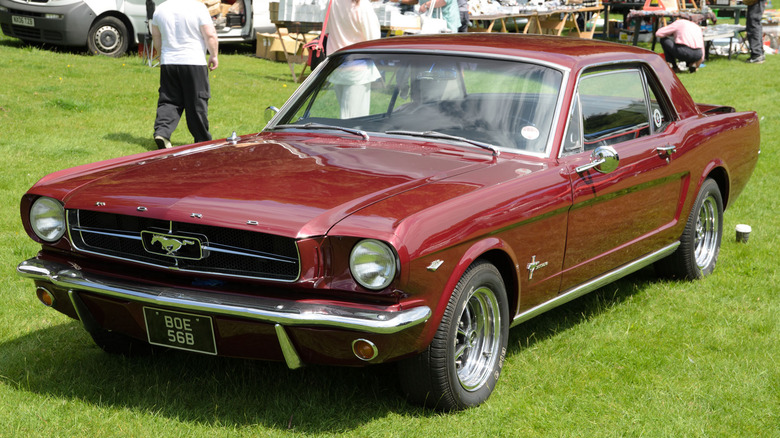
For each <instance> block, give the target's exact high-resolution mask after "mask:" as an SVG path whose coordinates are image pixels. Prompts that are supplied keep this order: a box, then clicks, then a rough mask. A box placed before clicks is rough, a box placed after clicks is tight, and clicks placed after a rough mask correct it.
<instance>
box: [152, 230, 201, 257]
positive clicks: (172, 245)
mask: <svg viewBox="0 0 780 438" xmlns="http://www.w3.org/2000/svg"><path fill="white" fill-rule="evenodd" d="M157 242H160V246H161V247H162V249H163V251H165V252H166V253H168V255H171V256H172V255H176V252H177V251H179V250H180V249H181V247H182V246H184V245H194V244H195V242H193V241H192V240H176V239H174V238H173V237H168V236H164V235H161V234H155V235H154V236H152V245H154V244H155V243H157Z"/></svg>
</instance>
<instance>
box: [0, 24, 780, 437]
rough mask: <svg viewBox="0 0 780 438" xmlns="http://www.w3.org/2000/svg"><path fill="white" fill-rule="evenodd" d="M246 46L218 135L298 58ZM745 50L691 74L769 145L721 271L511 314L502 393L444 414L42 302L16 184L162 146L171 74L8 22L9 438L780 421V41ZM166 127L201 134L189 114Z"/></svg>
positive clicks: (699, 428) (700, 428)
mask: <svg viewBox="0 0 780 438" xmlns="http://www.w3.org/2000/svg"><path fill="white" fill-rule="evenodd" d="M250 55H251V48H248V49H244V50H243V51H242V50H237V51H236V52H235V53H233V54H223V55H222V56H220V59H221V62H220V68H219V69H218V70H217V71H216V72H215V73H213V74H212V94H213V98H212V101H211V105H210V121H211V128H212V132H213V134H214V136H215V137H224V136H228V135H230V133H231V132H232V131H233V130H236V131H237V132H238V133H239V134H241V133H249V132H256V131H258V130H259V129H261V128H262V126H263V124H264V123H263V122H262V119H263V116H262V114H263V109H264V108H265V107H266V106H268V105H276V106H279V105H281V104H282V103H283V101H284V100H285V98H286V97H287V96H289V95H290V94H291V93H292V91H293V90H294V89H295V86H296V84H295V83H293V82H292V80H291V77H290V74H289V70H288V68H287V66H286V65H285V64H280V63H272V62H269V61H265V60H260V59H256V58H253V57H252V56H250ZM744 59H745V56H744V55H743V56H742V57H740V60H732V61H728V60H726V59H723V58H719V59H713V60H711V61H709V62H707V63H706V64H707V65H706V67H704V68H702V69H701V70H700V71H699V72H698V73H696V74H694V75H691V74H681V75H680V77H681V79H682V81H683V82H684V83H685V85H686V86H687V87H688V89H689V90H690V91H691V93H692V95H693V97H694V99H695V100H696V101H698V102H707V103H718V104H725V105H732V106H734V107H736V108H738V109H740V110H747V109H751V110H756V111H758V113H759V115H760V116H761V119H762V120H761V131H762V138H763V142H762V154H761V158H760V161H759V164H758V167H757V169H756V171H755V173H754V175H753V177H752V180H751V181H750V183H749V184H748V187H747V189H746V190H745V192H744V193H743V194H742V196H741V197H740V198H739V199H738V200H737V202H736V203H735V204H734V205H733V206H732V207H731V208H730V209H729V210H728V211H727V212H726V216H725V230H726V232H725V238H724V241H723V247H722V251H721V255H720V259H719V263H718V268H717V269H716V271H715V273H714V274H713V275H712V276H710V277H708V278H706V279H705V280H703V281H698V282H692V283H689V282H663V281H658V280H657V279H656V278H655V276H654V274H653V272H652V270H643V271H640V272H638V273H637V274H635V275H632V276H630V277H628V278H626V279H624V280H622V281H620V282H618V283H616V284H613V285H610V286H607V287H604V288H602V289H601V290H599V291H596V292H594V293H592V294H590V295H588V296H586V297H583V298H581V299H579V300H576V301H574V302H572V303H569V304H567V305H565V306H563V307H561V308H558V309H556V310H554V311H551V312H549V313H547V314H545V315H542V316H540V317H538V318H536V319H534V320H531V321H529V322H527V323H525V324H522V325H520V326H518V327H516V328H515V329H513V330H512V331H511V338H510V342H509V352H508V355H507V360H506V365H505V367H504V373H503V376H502V378H501V380H500V382H499V385H498V387H497V388H496V390H495V392H494V394H493V396H492V397H491V398H490V399H489V400H488V402H487V403H485V404H484V405H482V406H480V407H477V408H475V409H471V410H468V411H465V412H459V413H451V414H441V413H435V412H431V411H427V410H423V409H420V408H417V407H415V406H411V405H408V404H407V403H406V402H405V401H404V400H403V399H402V398H401V397H400V395H399V393H398V390H397V382H396V380H395V379H396V377H395V370H394V368H393V367H392V366H389V365H388V366H378V367H370V368H365V369H352V368H331V367H316V366H314V367H308V368H304V369H302V370H298V371H290V370H288V369H287V368H286V367H285V366H284V365H282V364H277V363H262V362H249V361H239V360H231V359H222V358H212V357H206V356H198V355H188V354H184V353H177V352H168V353H164V354H161V355H158V356H153V357H149V358H140V359H123V358H121V357H114V356H110V355H107V354H104V353H103V352H102V351H100V350H99V349H98V348H97V347H96V346H94V344H93V343H92V342H91V340H90V339H89V336H88V335H87V334H86V333H85V332H84V331H83V330H82V329H81V327H80V325H79V324H78V323H77V322H75V321H73V320H70V319H68V318H66V317H64V316H62V315H60V314H58V313H56V312H54V311H51V310H48V309H46V308H44V307H43V306H42V305H40V304H39V303H38V302H37V299H36V298H35V295H34V288H33V285H32V283H31V282H30V281H28V280H23V279H21V278H18V277H17V275H16V274H15V267H16V265H17V264H18V263H19V262H20V261H21V260H23V259H25V258H28V257H31V256H33V255H34V254H35V253H36V251H37V248H38V246H37V245H36V244H35V243H33V242H32V241H31V240H30V239H29V238H28V237H27V236H26V234H25V233H24V231H23V230H22V226H21V224H20V221H19V211H18V202H19V198H20V196H21V195H22V194H23V193H24V192H25V191H26V190H27V188H28V187H29V186H30V185H32V184H33V183H34V182H35V181H36V180H38V179H39V178H40V177H42V176H43V175H45V174H47V173H49V172H52V171H55V170H58V169H61V168H65V167H68V166H74V165H78V164H82V163H88V162H93V161H96V160H100V159H106V158H111V157H117V156H122V155H128V154H134V153H138V152H143V151H146V150H150V149H153V148H154V147H155V146H154V143H153V141H152V139H151V134H152V125H153V123H154V112H155V104H156V96H157V81H158V71H157V70H155V69H150V68H148V67H146V66H144V65H143V64H142V63H141V61H140V59H139V58H135V57H125V58H120V59H109V58H98V57H91V56H84V55H83V54H79V53H67V52H66V53H62V52H55V51H52V50H44V49H39V48H29V47H23V46H22V45H20V44H19V43H18V41H17V40H14V39H10V38H6V37H0V78H2V83H0V153H1V154H2V159H3V161H4V162H3V163H2V166H0V176H1V177H0V241H2V242H3V246H2V250H0V279H1V280H2V281H1V282H0V283H1V284H3V288H2V292H1V294H2V295H0V296H2V305H0V412H1V414H0V437H15V436H45V437H49V436H57V437H60V436H78V437H82V436H100V437H103V436H115V437H155V436H181V437H191V436H204V437H227V436H231V437H232V436H288V435H293V436H333V435H341V434H344V435H348V436H361V437H363V436H399V437H402V436H403V437H405V436H426V437H427V436H442V437H443V436H455V437H457V436H464V437H466V436H468V437H471V436H512V437H514V436H572V437H588V436H648V437H655V436H669V437H678V436H694V437H705V436H716V437H721V436H722V437H731V436H745V437H753V436H762V437H773V436H774V437H780V371H778V370H779V369H780V364H779V363H778V358H780V346H779V345H780V324H778V320H779V319H780V317H779V316H778V315H780V304H778V292H777V291H778V286H780V285H779V284H778V274H777V264H778V262H777V255H778V249H777V248H778V246H780V245H779V244H780V242H779V241H778V240H779V239H778V231H779V230H780V219H778V211H780V209H778V187H780V176H779V175H780V172H778V168H780V158H778V149H779V148H778V146H780V140H778V139H780V124H778V116H779V114H778V104H777V103H778V102H780V91H778V90H780V87H778V85H777V78H778V77H780V57H774V56H768V57H767V62H766V63H765V64H763V65H747V64H745V63H744V62H742V61H744ZM172 141H173V143H174V144H184V143H188V142H190V141H191V137H190V136H189V133H188V132H187V130H186V127H185V126H184V125H182V126H180V128H179V129H178V130H177V131H176V133H175V134H174V136H173V139H172ZM737 223H748V224H750V225H752V226H753V233H752V235H751V237H750V242H749V243H748V244H747V245H745V244H737V243H735V242H734V238H733V235H734V232H733V230H734V226H735V225H736V224H737Z"/></svg>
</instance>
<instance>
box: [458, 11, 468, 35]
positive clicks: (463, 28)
mask: <svg viewBox="0 0 780 438" xmlns="http://www.w3.org/2000/svg"><path fill="white" fill-rule="evenodd" d="M468 31H469V11H460V27H459V28H458V32H468Z"/></svg>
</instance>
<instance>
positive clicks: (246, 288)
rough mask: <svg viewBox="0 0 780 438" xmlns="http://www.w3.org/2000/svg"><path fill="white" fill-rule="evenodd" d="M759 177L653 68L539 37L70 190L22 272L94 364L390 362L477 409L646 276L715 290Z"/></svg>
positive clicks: (416, 393) (740, 118)
mask: <svg viewBox="0 0 780 438" xmlns="http://www.w3.org/2000/svg"><path fill="white" fill-rule="evenodd" d="M758 155H759V122H758V119H757V117H756V114H755V113H754V112H736V111H735V110H734V109H733V108H730V107H724V106H715V105H704V104H696V103H694V101H693V100H692V99H691V96H690V95H689V94H688V93H687V92H686V90H685V88H684V87H683V85H682V84H681V83H680V81H679V80H678V79H677V77H676V76H675V75H674V73H673V72H672V71H671V70H670V69H669V67H667V65H666V63H665V62H664V60H663V59H662V58H661V57H660V56H659V55H657V54H655V53H652V52H649V51H646V50H643V49H638V48H635V47H630V46H626V45H620V44H613V43H607V42H599V41H591V40H579V39H568V38H557V37H546V36H526V35H498V34H494V35H484V34H462V35H437V36H419V37H397V38H395V37H394V38H386V39H382V40H378V41H371V42H366V43H361V44H358V45H354V46H351V47H349V48H347V49H344V50H341V51H339V52H337V53H334V54H331V55H330V57H329V58H328V59H327V61H326V62H325V63H323V64H322V65H321V66H320V67H318V68H317V69H316V70H315V72H314V73H313V74H312V75H311V76H310V77H309V78H308V79H307V80H306V82H305V83H304V84H303V85H301V87H300V88H299V89H298V90H297V91H296V92H295V94H294V95H293V96H292V97H291V98H290V99H289V101H288V102H287V103H286V104H285V105H284V106H283V107H282V108H281V110H279V111H278V113H276V114H275V116H273V118H272V119H271V120H270V121H269V122H268V124H267V125H266V127H265V129H264V130H263V131H262V132H260V133H258V134H250V135H245V136H241V137H238V136H236V135H234V136H233V137H231V138H227V139H223V140H216V141H211V142H208V143H201V144H195V145H189V146H181V147H178V148H175V149H169V150H159V151H151V152H148V153H143V154H140V155H134V156H129V157H122V158H116V159H113V160H109V161H105V162H100V163H95V164H88V165H84V166H80V167H76V168H73V169H69V170H63V171H60V172H56V173H54V174H51V175H49V176H46V177H44V178H43V179H41V180H40V181H39V182H38V183H37V184H35V185H34V186H33V187H32V188H31V189H30V190H29V191H28V192H27V193H26V194H25V195H24V196H23V197H22V200H21V215H22V219H23V223H24V227H25V229H26V231H27V233H28V234H29V235H30V237H31V238H32V239H34V240H35V241H37V242H39V243H40V244H41V245H42V247H41V251H40V252H39V253H38V254H37V255H36V256H35V257H33V258H31V259H29V260H27V261H24V262H22V263H21V264H20V265H19V266H18V272H19V273H20V274H21V275H22V276H25V277H29V278H31V279H33V280H34V282H35V286H36V290H37V295H38V297H39V298H40V300H41V301H42V302H43V303H44V304H45V305H47V306H50V307H53V308H54V309H55V310H57V311H59V312H62V313H64V314H66V315H68V316H70V317H73V318H76V319H79V320H80V321H81V322H82V323H83V325H84V328H85V329H86V330H87V331H88V332H89V333H90V334H91V335H92V337H93V339H94V340H95V342H96V343H97V344H98V345H99V346H100V347H101V348H103V349H104V350H106V351H108V352H113V353H123V354H129V353H132V352H134V351H139V350H144V349H146V348H147V347H149V345H150V344H152V345H155V346H164V347H170V348H176V349H181V350H187V351H192V352H197V353H204V354H211V355H221V356H232V357H241V358H252V359H262V360H276V361H285V362H286V363H287V365H288V366H289V367H290V368H298V367H300V366H302V365H305V364H331V365H345V366H360V365H370V364H377V363H385V362H390V361H397V362H398V370H399V374H400V383H401V386H402V388H403V390H404V392H405V394H406V395H407V396H408V397H409V399H410V400H412V401H414V402H417V403H423V404H426V405H428V406H431V407H434V408H438V409H442V410H452V409H462V408H467V407H470V406H474V405H478V404H480V403H481V402H483V401H485V400H486V399H487V398H488V396H489V395H490V393H491V392H492V391H493V389H494V388H495V386H496V384H497V382H498V379H499V376H500V374H501V369H502V366H503V364H504V360H505V357H506V351H507V338H508V330H509V328H510V326H514V325H516V324H519V323H522V322H523V321H526V320H528V319H530V318H532V317H534V316H536V315H539V314H541V313H542V312H545V311H546V310H548V309H551V308H553V307H555V306H558V305H560V304H563V303H566V302H568V301H570V300H572V299H574V298H577V297H579V296H582V295H583V294H585V293H587V292H590V291H592V290H595V289H597V288H599V287H601V286H603V285H605V284H607V283H609V282H611V281H613V280H615V279H617V278H620V277H622V276H625V275H627V274H629V273H631V272H634V271H636V270H638V269H640V268H642V267H645V266H648V265H650V264H655V266H656V268H657V270H658V272H659V273H660V274H661V275H663V276H668V277H676V278H680V279H697V278H700V277H703V276H705V275H707V274H710V273H711V272H712V271H713V269H714V268H715V264H716V261H717V259H718V252H719V248H720V242H721V236H722V232H723V230H722V227H723V211H724V209H725V208H726V207H728V206H729V205H730V204H731V203H733V202H734V200H735V199H736V198H737V196H738V195H739V194H740V193H741V192H742V190H743V189H744V188H745V185H746V183H747V182H748V178H749V177H750V175H751V173H752V171H753V168H754V166H755V165H756V161H757V158H758Z"/></svg>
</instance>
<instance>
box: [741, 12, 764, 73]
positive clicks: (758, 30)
mask: <svg viewBox="0 0 780 438" xmlns="http://www.w3.org/2000/svg"><path fill="white" fill-rule="evenodd" d="M742 3H743V4H746V5H748V8H747V17H746V18H745V33H746V34H747V40H748V45H749V46H750V59H748V60H747V62H748V63H750V64H762V63H763V62H764V29H763V27H761V18H762V17H763V15H764V6H766V0H742Z"/></svg>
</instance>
